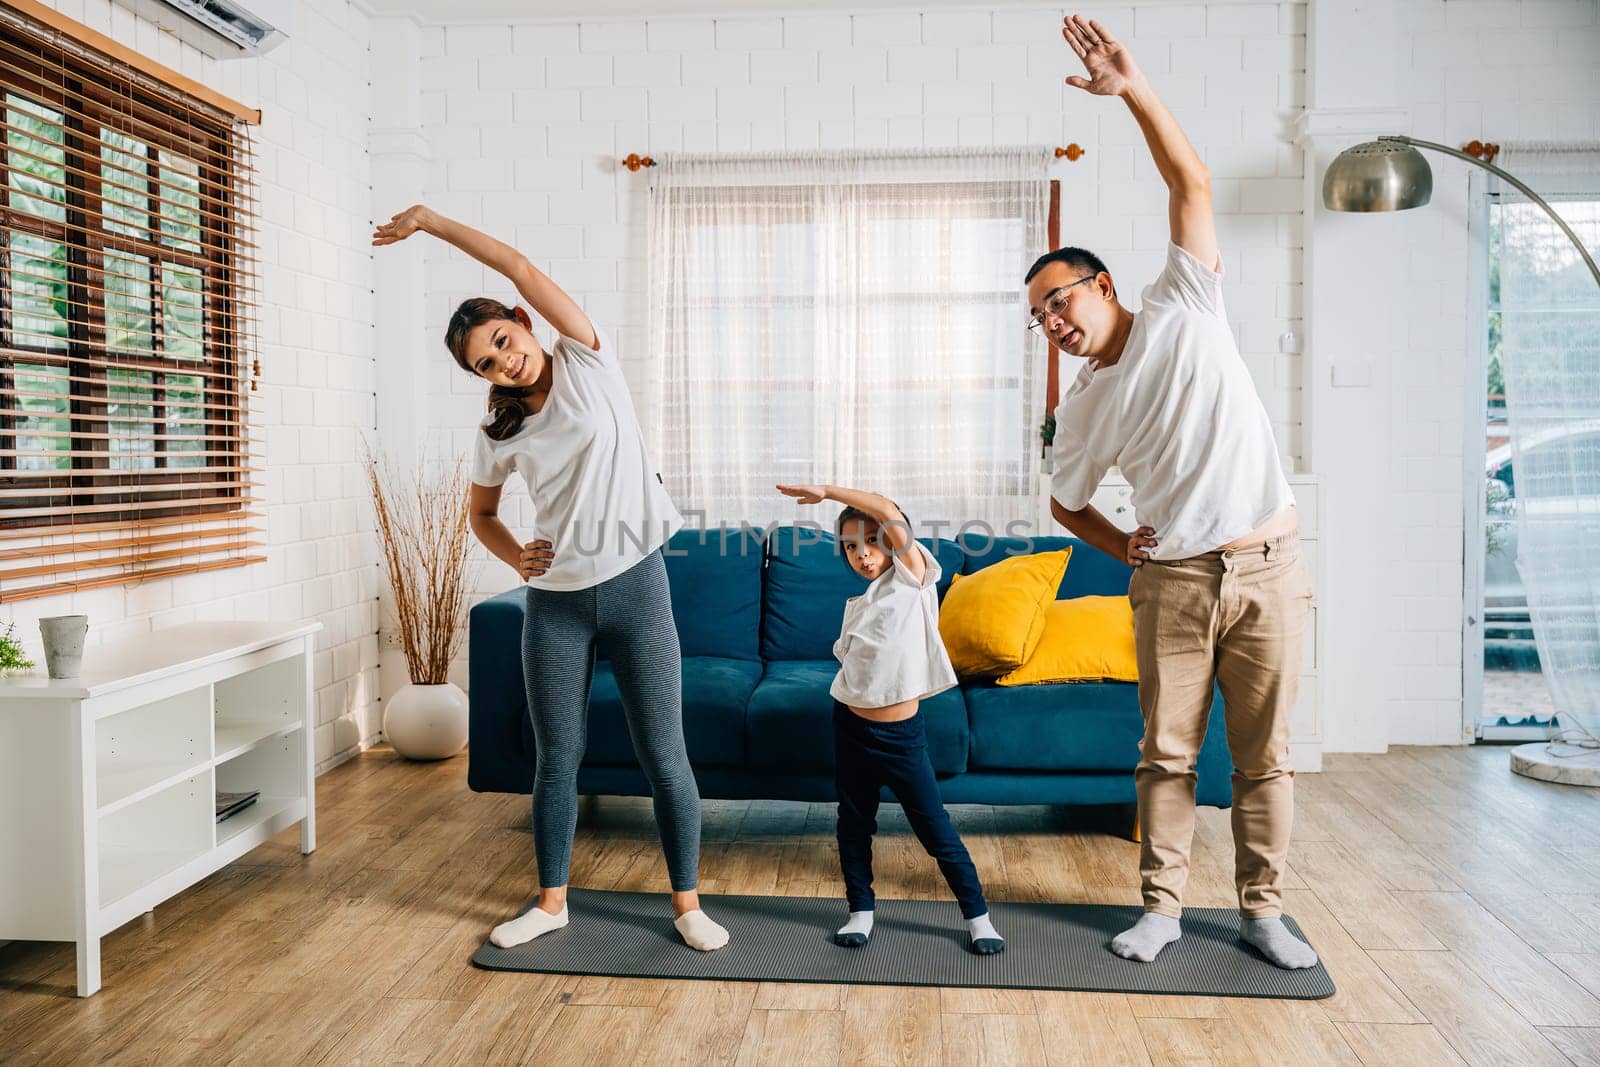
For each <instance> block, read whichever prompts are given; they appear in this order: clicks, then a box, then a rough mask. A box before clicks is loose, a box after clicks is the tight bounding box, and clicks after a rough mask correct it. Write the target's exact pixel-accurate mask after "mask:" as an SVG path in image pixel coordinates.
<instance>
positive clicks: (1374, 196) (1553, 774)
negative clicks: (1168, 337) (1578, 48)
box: [1322, 135, 1600, 786]
mask: <svg viewBox="0 0 1600 1067" xmlns="http://www.w3.org/2000/svg"><path fill="white" fill-rule="evenodd" d="M1419 148H1427V149H1430V150H1432V151H1435V152H1443V153H1444V154H1445V155H1447V156H1454V157H1455V158H1456V159H1460V160H1463V161H1465V162H1467V163H1471V164H1472V165H1474V166H1477V167H1482V168H1483V169H1484V170H1486V171H1488V172H1489V173H1491V174H1493V175H1495V176H1496V177H1498V178H1499V179H1500V180H1501V181H1503V182H1505V183H1506V184H1507V185H1510V186H1512V187H1513V188H1514V189H1516V190H1517V191H1518V192H1520V193H1521V194H1522V195H1523V196H1525V197H1527V198H1528V199H1529V200H1530V201H1532V202H1533V203H1535V204H1538V205H1539V207H1541V208H1542V209H1544V212H1545V214H1547V215H1549V216H1550V218H1551V220H1552V221H1554V222H1555V224H1556V225H1557V226H1559V227H1561V232H1562V233H1564V234H1566V235H1567V239H1568V240H1569V241H1571V242H1572V245H1573V247H1574V248H1576V249H1577V250H1578V255H1580V256H1582V257H1583V261H1584V263H1585V264H1587V265H1588V267H1589V273H1590V274H1593V275H1594V280H1595V284H1596V285H1600V267H1597V266H1596V265H1595V262H1594V257H1593V256H1591V255H1589V250H1588V249H1586V248H1584V247H1583V242H1582V241H1580V240H1578V235H1577V234H1576V233H1573V232H1572V227H1571V226H1568V225H1567V223H1566V220H1565V219H1563V218H1562V217H1561V216H1560V215H1558V214H1556V212H1555V209H1554V208H1552V207H1551V206H1550V205H1549V204H1548V203H1546V202H1545V199H1544V198H1543V197H1542V196H1540V195H1539V194H1538V193H1536V192H1534V191H1533V190H1532V189H1530V188H1528V187H1527V186H1526V185H1524V184H1523V183H1522V182H1520V181H1518V180H1517V179H1516V178H1514V177H1512V176H1511V175H1510V174H1507V173H1506V172H1505V171H1503V170H1501V169H1500V168H1499V167H1497V166H1495V165H1494V164H1493V163H1490V162H1488V161H1487V160H1484V159H1479V158H1478V157H1477V156H1472V155H1468V154H1467V153H1465V152H1461V151H1457V150H1456V149H1454V148H1451V147H1450V146H1449V145H1442V144H1436V143H1434V142H1433V141H1421V140H1418V139H1416V138H1414V137H1404V136H1399V135H1393V136H1388V137H1380V138H1378V139H1377V140H1376V141H1367V142H1364V143H1362V144H1358V145H1354V146H1353V147H1350V148H1347V149H1345V150H1344V151H1343V152H1340V153H1339V155H1338V156H1337V157H1335V159H1334V161H1333V162H1332V163H1330V164H1329V165H1328V170H1327V173H1326V174H1324V175H1323V176H1322V204H1323V206H1324V207H1326V208H1328V210H1330V211H1404V210H1406V209H1407V208H1414V207H1421V206H1422V205H1424V204H1426V203H1427V202H1428V200H1429V199H1430V198H1431V197H1432V195H1433V172H1432V171H1431V170H1430V169H1429V167H1428V161H1427V160H1426V159H1424V158H1423V156H1422V153H1421V152H1419V151H1417V149H1419ZM1552 747H1553V746H1552V745H1551V744H1550V743H1547V742H1542V741H1540V742H1534V743H1532V744H1527V745H1519V746H1518V747H1516V748H1514V749H1512V751H1511V769H1512V770H1513V771H1515V772H1516V773H1518V774H1523V775H1527V776H1528V777H1530V778H1539V779H1543V780H1544V781H1549V782H1564V783H1567V784H1570V785H1591V786H1600V752H1597V751H1595V750H1592V749H1588V750H1583V751H1582V753H1581V754H1579V755H1577V756H1565V757H1563V756H1557V755H1555V754H1554V753H1553V752H1552V751H1551V750H1552Z"/></svg>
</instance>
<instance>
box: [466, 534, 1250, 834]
mask: <svg viewBox="0 0 1600 1067" xmlns="http://www.w3.org/2000/svg"><path fill="white" fill-rule="evenodd" d="M923 543H924V544H926V545H927V546H928V548H929V549H930V551H932V552H933V553H934V554H935V556H936V557H937V558H938V560H939V564H940V566H941V568H942V569H943V571H944V574H943V577H942V578H941V580H940V583H939V593H940V596H941V597H942V596H943V595H944V592H945V590H946V589H947V588H948V586H949V583H950V578H951V575H954V574H957V573H960V574H971V573H973V572H974V571H977V570H981V569H982V568H984V567H987V566H989V565H991V564H992V563H995V562H996V561H998V560H1001V559H1004V558H1006V557H1007V556H1008V555H1016V554H1020V553H1025V552H1030V551H1032V552H1045V551H1052V550H1055V549H1060V548H1064V547H1067V546H1072V547H1073V550H1074V551H1073V554H1072V560H1071V562H1070V563H1069V564H1068V566H1067V573H1066V577H1065V579H1064V580H1063V581H1062V583H1061V589H1060V592H1059V594H1058V595H1059V596H1061V597H1073V596H1085V595H1092V594H1116V595H1120V594H1124V593H1126V592H1127V589H1128V577H1129V574H1130V571H1129V568H1128V567H1126V566H1125V565H1123V564H1121V563H1118V562H1117V561H1115V560H1112V559H1110V558H1108V557H1106V556H1105V555H1103V554H1101V553H1100V552H1097V551H1095V550H1094V549H1093V548H1091V547H1089V546H1088V545H1086V544H1084V543H1083V542H1080V541H1077V540H1074V539H1071V538H1065V537H1036V538H1033V539H1031V540H1024V539H1021V538H990V537H986V536H972V535H966V536H963V537H962V538H958V539H956V540H945V539H937V540H929V539H924V541H923ZM666 565H667V577H668V581H669V583H670V585H671V589H672V610H673V615H674V617H675V619H676V622H677V627H678V639H679V642H680V644H681V646H682V654H683V725H684V735H685V742H686V744H687V746H688V750H689V759H690V761H691V762H692V763H693V764H694V769H695V777H696V779H697V780H698V782H699V784H700V792H701V795H702V796H704V797H707V798H718V799H743V798H760V799H782V800H806V801H828V800H832V799H834V789H833V739H832V732H833V727H832V712H833V701H832V699H831V698H830V697H829V696H828V686H829V684H830V683H831V682H832V680H833V676H834V673H835V671H836V670H837V668H838V664H837V663H836V662H835V660H834V659H833V653H832V648H833V641H834V638H835V637H837V636H838V632H839V619H840V617H841V614H842V613H843V604H844V600H845V598H846V597H850V596H854V595H856V594H857V593H860V592H861V591H862V589H864V588H865V582H864V581H863V580H862V579H861V578H860V577H858V576H857V575H856V574H855V573H854V572H852V571H851V570H850V569H849V568H848V567H847V566H846V565H845V564H844V562H843V561H842V560H841V559H840V558H839V555H838V551H837V549H836V547H835V544H834V541H833V538H832V536H831V535H829V534H827V533H825V532H822V531H818V530H815V529H811V528H807V527H795V526H782V527H776V528H774V529H773V530H772V531H771V532H770V533H768V535H767V536H766V537H765V538H761V537H759V536H758V535H757V534H756V533H755V532H753V531H748V530H746V531H736V530H728V531H717V530H711V531H698V530H695V531H689V530H685V531H682V532H680V533H678V534H677V535H676V536H675V537H673V539H672V541H671V543H670V545H669V546H668V550H667V555H666ZM525 600H526V597H525V593H524V590H523V587H522V586H520V585H519V586H518V587H516V588H514V589H511V590H508V591H506V592H505V593H502V594H500V595H499V596H496V597H493V598H491V599H488V600H485V601H482V602H480V603H479V604H477V605H475V606H474V607H473V608H472V612H471V621H470V627H469V648H468V658H469V666H468V687H469V694H468V695H469V699H470V703H471V717H470V721H471V725H470V738H469V757H468V758H469V766H468V773H467V782H468V784H469V785H470V786H471V788H472V789H474V790H476V791H478V792H497V793H527V792H529V791H530V790H531V788H532V784H533V770H534V740H533V731H532V726H531V724H530V722H529V718H528V710H527V699H526V690H525V689H524V687H523V680H522V656H521V640H522V619H523V612H524V605H525ZM922 712H923V715H924V716H925V717H926V720H927V726H928V749H929V755H930V756H931V757H932V760H933V766H934V770H935V772H936V773H937V774H938V775H939V782H940V787H941V790H942V792H943V794H944V799H945V801H946V802H947V803H953V804H954V803H973V804H1132V803H1133V802H1134V792H1133V768H1134V765H1135V764H1137V763H1138V761H1139V750H1138V745H1139V738H1140V736H1141V735H1142V733H1143V722H1142V720H1141V718H1140V715H1139V697H1138V687H1137V686H1135V685H1132V684H1129V683H1126V682H1103V683H1078V684H1072V685H1042V686H1016V687H1001V686H996V685H995V684H994V683H993V682H990V681H976V680H975V681H969V682H964V683H963V684H962V685H960V686H959V687H957V688H955V689H950V690H947V691H945V692H943V693H940V694H939V695H938V696H935V697H933V698H932V699H929V700H925V701H923V704H922ZM1197 769H1198V773H1199V785H1198V793H1197V799H1198V800H1199V802H1200V803H1202V804H1209V805H1214V806H1217V807H1226V806H1228V804H1229V803H1230V796H1231V785H1230V782H1229V775H1230V773H1231V764H1230V761H1229V758H1228V751H1227V743H1226V738H1225V732H1224V729H1223V722H1222V699H1221V696H1220V694H1218V695H1217V696H1216V697H1215V698H1214V700H1213V704H1212V710H1211V721H1210V724H1209V726H1208V728H1207V733H1206V740H1205V744H1204V746H1203V748H1202V750H1201V754H1200V759H1199V763H1198V767H1197ZM578 790H579V792H581V793H585V794H611V795H622V796H646V795H648V794H649V791H650V790H649V785H648V783H647V782H646V780H645V777H644V774H643V772H641V771H640V770H639V767H638V765H637V763H636V762H635V760H634V757H633V748H632V744H631V742H630V741H629V738H628V730H627V725H626V722H625V721H624V718H623V714H622V705H621V702H620V699H619V697H618V695H617V686H616V681H615V679H614V677H613V675H612V673H611V669H610V666H609V665H608V664H607V663H606V662H605V660H604V650H602V651H601V658H600V660H599V661H598V662H597V663H596V665H595V672H594V682H593V685H592V688H591V690H590V698H589V741H588V749H587V751H586V753H585V755H584V761H583V765H582V768H581V770H580V771H579V774H578Z"/></svg>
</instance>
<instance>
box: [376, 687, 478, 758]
mask: <svg viewBox="0 0 1600 1067" xmlns="http://www.w3.org/2000/svg"><path fill="white" fill-rule="evenodd" d="M383 736H384V737H386V738H388V739H389V743H390V744H391V745H393V746H394V750H395V751H396V752H398V753H400V755H402V756H404V757H406V759H416V760H429V759H446V758H448V757H450V756H454V755H455V754H456V753H457V752H460V751H461V750H462V749H463V748H465V747H466V744H467V694H466V693H463V692H462V691H461V687H460V686H457V685H455V684H454V683H452V682H446V683H444V684H443V685H417V684H416V683H414V682H412V683H408V684H406V685H404V686H402V687H401V689H400V691H399V692H398V693H396V694H395V695H394V697H393V698H392V699H391V700H390V701H389V706H388V707H387V708H386V709H384V712H383Z"/></svg>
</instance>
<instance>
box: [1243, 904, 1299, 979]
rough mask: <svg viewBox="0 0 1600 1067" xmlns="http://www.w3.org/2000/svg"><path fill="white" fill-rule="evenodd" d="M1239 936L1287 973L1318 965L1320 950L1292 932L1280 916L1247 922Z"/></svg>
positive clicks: (1244, 922)
mask: <svg viewBox="0 0 1600 1067" xmlns="http://www.w3.org/2000/svg"><path fill="white" fill-rule="evenodd" d="M1239 936H1240V937H1242V938H1244V939H1245V940H1246V941H1248V942H1250V944H1252V945H1254V946H1255V947H1256V948H1258V949H1260V950H1261V954H1262V955H1263V956H1265V957H1267V959H1269V960H1271V961H1272V962H1273V963H1275V964H1277V965H1278V966H1279V967H1282V968H1283V969H1284V970H1287V971H1298V970H1301V969H1303V968H1306V967H1315V966H1316V965H1317V952H1316V949H1314V948H1312V947H1311V946H1310V945H1308V944H1306V943H1305V942H1304V941H1302V940H1300V939H1299V938H1298V937H1296V936H1294V935H1293V934H1291V933H1290V932H1289V928H1288V927H1287V926H1285V925H1283V920H1282V919H1281V918H1278V917H1277V916H1273V917H1272V918H1268V919H1249V918H1246V919H1243V920H1242V921H1241V922H1240V923H1239Z"/></svg>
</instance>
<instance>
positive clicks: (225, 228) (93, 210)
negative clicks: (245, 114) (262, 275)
mask: <svg viewBox="0 0 1600 1067" xmlns="http://www.w3.org/2000/svg"><path fill="white" fill-rule="evenodd" d="M54 21H57V22H59V21H60V20H59V19H57V20H54ZM84 33H85V34H87V35H89V36H90V37H91V38H92V36H93V35H92V33H91V31H87V30H85V31H84ZM140 66H142V67H144V68H145V69H136V68H135V66H134V65H133V64H131V63H128V62H123V61H122V60H121V59H119V58H117V57H116V51H115V49H107V50H105V51H102V50H99V49H96V48H94V47H91V46H90V45H87V44H85V43H84V37H83V36H81V35H74V34H69V33H67V32H65V31H64V30H63V29H62V28H61V27H60V26H59V25H48V24H46V22H45V21H44V20H42V19H35V18H30V17H29V16H28V14H27V13H25V12H24V11H21V10H18V9H16V8H13V7H10V6H6V5H0V602H9V601H16V600H23V599H28V598H32V597H40V596H49V595H54V594H58V593H65V592H71V591H74V590H79V589H88V588H95V587H100V586H106V585H115V584H121V583H126V582H133V581H141V580H145V579H150V578H158V577H167V576H171V575H177V574H185V573H192V572H196V571H202V570H216V569H220V568H224V567H236V566H242V565H245V564H249V563H254V562H260V561H262V560H263V559H264V558H265V557H264V556H262V555H261V554H260V549H261V546H262V539H261V531H260V528H259V525H258V524H259V520H260V518H261V516H260V514H259V512H258V511H257V510H256V507H255V505H256V504H257V502H258V500H259V497H257V496H256V495H255V489H256V488H257V482H256V480H255V476H256V473H257V471H258V470H259V469H260V463H259V456H258V455H257V453H256V451H255V450H254V447H253V445H252V435H251V433H250V419H249V404H248V400H249V397H250V392H251V391H252V389H253V388H254V375H255V374H257V373H259V363H258V361H257V360H256V357H255V352H254V347H253V338H254V337H255V336H256V330H255V323H254V317H253V313H254V311H255V308H256V299H257V296H256V266H255V249H256V246H255V243H254V234H255V208H256V188H255V166H254V147H253V144H252V141H251V137H250V128H249V125H248V124H247V123H245V122H242V121H240V120H239V118H237V117H236V115H235V114H234V113H230V112H229V111H227V110H224V109H222V108H220V107H218V106H216V105H215V104H214V103H212V102H208V101H206V100H202V99H200V98H198V97H197V96H195V95H192V94H190V93H186V92H183V91H181V90H180V89H177V88H174V87H173V86H172V85H170V84H167V83H165V82H163V81H162V80H161V79H159V78H156V77H153V76H152V75H151V74H150V73H148V68H149V66H150V64H148V63H145V64H141V65H140ZM175 80H176V76H175Z"/></svg>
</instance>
